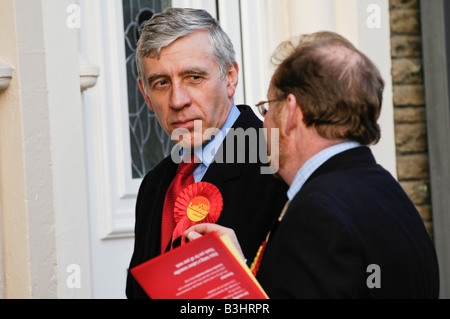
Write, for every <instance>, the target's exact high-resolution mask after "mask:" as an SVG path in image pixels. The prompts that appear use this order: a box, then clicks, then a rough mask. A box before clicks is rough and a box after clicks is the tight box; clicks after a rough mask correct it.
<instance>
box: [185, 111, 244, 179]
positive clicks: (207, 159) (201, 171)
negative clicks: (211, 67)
mask: <svg viewBox="0 0 450 319" xmlns="http://www.w3.org/2000/svg"><path fill="white" fill-rule="evenodd" d="M240 115H241V112H240V111H239V109H238V108H237V107H236V105H233V107H232V108H231V112H230V114H228V118H227V120H226V121H225V123H224V124H223V126H222V128H221V129H220V132H218V133H217V134H216V135H215V136H214V137H213V139H212V140H211V141H209V142H208V143H207V144H205V145H203V146H202V147H198V148H196V149H194V154H195V156H197V157H198V158H199V159H200V161H201V164H200V165H199V166H198V167H197V168H196V169H195V170H194V173H193V174H192V175H194V180H195V182H196V183H198V182H200V181H201V180H202V179H203V176H205V174H206V171H207V170H208V168H209V165H211V163H212V162H213V160H214V157H215V156H216V153H217V151H218V150H219V148H220V146H221V145H222V143H223V141H224V140H225V137H226V136H227V134H228V132H229V131H230V129H231V128H232V127H233V125H234V123H235V122H236V120H237V119H238V117H239V116H240ZM181 155H183V150H181Z"/></svg>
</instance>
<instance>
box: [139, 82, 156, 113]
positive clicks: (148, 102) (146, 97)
mask: <svg viewBox="0 0 450 319" xmlns="http://www.w3.org/2000/svg"><path fill="white" fill-rule="evenodd" d="M138 84H139V89H140V90H141V93H142V95H143V96H144V100H145V102H146V103H147V105H148V107H149V108H150V110H151V111H153V112H154V110H153V106H152V103H151V102H150V98H149V97H148V95H147V92H145V88H144V84H143V83H142V81H141V79H139V80H138Z"/></svg>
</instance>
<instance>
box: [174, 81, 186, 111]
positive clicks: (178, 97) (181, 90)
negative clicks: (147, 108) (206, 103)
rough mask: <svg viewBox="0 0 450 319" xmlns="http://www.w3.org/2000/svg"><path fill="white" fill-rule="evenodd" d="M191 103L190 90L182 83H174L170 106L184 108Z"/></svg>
mask: <svg viewBox="0 0 450 319" xmlns="http://www.w3.org/2000/svg"><path fill="white" fill-rule="evenodd" d="M190 104H191V97H190V95H189V91H188V90H187V89H186V88H185V87H184V86H183V85H182V84H176V85H173V87H172V94H171V96H170V106H171V107H172V108H173V109H182V108H183V107H186V106H188V105H190Z"/></svg>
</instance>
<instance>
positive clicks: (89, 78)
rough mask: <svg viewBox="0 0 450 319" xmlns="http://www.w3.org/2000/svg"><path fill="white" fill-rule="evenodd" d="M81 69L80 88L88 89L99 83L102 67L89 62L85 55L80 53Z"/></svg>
mask: <svg viewBox="0 0 450 319" xmlns="http://www.w3.org/2000/svg"><path fill="white" fill-rule="evenodd" d="M79 70H80V89H81V91H82V92H83V91H86V90H87V89H90V88H92V87H94V86H95V85H96V84H97V78H98V77H99V76H100V68H99V67H98V66H97V65H95V64H91V63H89V62H88V61H87V60H86V58H85V57H83V55H81V54H80V55H79Z"/></svg>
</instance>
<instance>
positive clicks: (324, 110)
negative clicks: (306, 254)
mask: <svg viewBox="0 0 450 319" xmlns="http://www.w3.org/2000/svg"><path fill="white" fill-rule="evenodd" d="M272 85H273V87H274V89H275V92H276V95H277V98H279V99H282V98H284V97H287V96H288V95H289V94H294V95H295V97H296V99H297V103H298V104H299V105H300V107H301V108H302V111H303V115H304V122H305V124H306V125H307V126H308V127H313V128H314V129H315V130H316V131H317V133H318V134H319V135H320V136H322V137H323V138H326V139H330V140H336V139H341V140H353V141H357V142H359V143H361V144H364V145H369V144H373V143H376V142H378V140H379V139H380V128H379V126H378V124H377V120H378V117H379V115H380V112H381V104H382V95H383V89H384V82H383V79H382V78H381V75H380V73H379V71H378V69H377V68H376V67H375V65H374V64H373V63H372V62H371V61H370V60H369V59H368V58H367V57H366V56H365V55H364V54H363V53H361V52H360V51H358V50H357V49H356V48H354V47H352V46H343V45H339V44H329V43H324V42H319V43H315V42H314V41H311V42H308V43H306V44H300V45H298V46H297V48H295V50H294V51H293V52H292V53H291V54H290V55H289V56H288V57H287V58H286V59H285V60H284V61H283V62H282V63H281V64H280V65H279V67H278V68H277V70H276V71H275V74H274V76H273V78H272Z"/></svg>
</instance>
